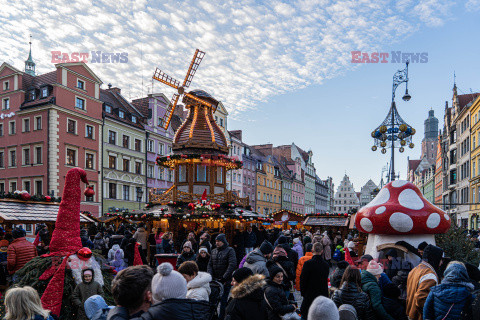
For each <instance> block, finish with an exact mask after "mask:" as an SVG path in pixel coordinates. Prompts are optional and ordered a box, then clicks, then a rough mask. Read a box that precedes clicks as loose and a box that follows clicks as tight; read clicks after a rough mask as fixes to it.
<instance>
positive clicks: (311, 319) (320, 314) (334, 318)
mask: <svg viewBox="0 0 480 320" xmlns="http://www.w3.org/2000/svg"><path fill="white" fill-rule="evenodd" d="M302 314H303V313H302ZM307 319H308V320H320V319H321V320H339V319H340V316H339V314H338V309H337V306H336V305H335V303H334V302H333V301H332V300H330V299H328V298H326V297H322V296H320V297H317V298H315V300H313V302H312V304H311V306H310V308H309V310H308V318H307Z"/></svg>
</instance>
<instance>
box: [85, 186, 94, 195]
mask: <svg viewBox="0 0 480 320" xmlns="http://www.w3.org/2000/svg"><path fill="white" fill-rule="evenodd" d="M83 193H84V194H85V196H86V197H93V196H94V195H95V191H94V190H93V187H92V186H88V187H87V188H86V189H85V191H84V192H83Z"/></svg>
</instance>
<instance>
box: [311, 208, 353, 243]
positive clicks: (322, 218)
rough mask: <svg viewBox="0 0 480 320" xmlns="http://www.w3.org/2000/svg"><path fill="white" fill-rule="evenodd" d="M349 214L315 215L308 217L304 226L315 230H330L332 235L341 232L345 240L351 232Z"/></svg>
mask: <svg viewBox="0 0 480 320" xmlns="http://www.w3.org/2000/svg"><path fill="white" fill-rule="evenodd" d="M350 219H351V215H350V214H349V213H338V214H334V213H328V212H327V213H315V214H311V215H308V216H307V218H306V219H305V221H304V222H303V225H304V226H305V227H307V228H310V229H313V230H317V229H318V230H329V231H331V232H332V233H337V232H338V231H340V234H341V235H342V239H344V238H345V237H346V236H347V234H348V233H349V231H350Z"/></svg>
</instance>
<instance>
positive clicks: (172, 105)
mask: <svg viewBox="0 0 480 320" xmlns="http://www.w3.org/2000/svg"><path fill="white" fill-rule="evenodd" d="M178 98H180V95H179V94H177V93H174V94H173V97H172V101H171V103H170V104H169V105H168V107H167V110H166V111H165V115H164V116H163V118H162V119H161V120H160V123H159V126H160V127H162V128H163V129H165V130H167V129H168V126H169V125H170V121H172V116H173V113H174V112H175V108H176V107H177V102H178Z"/></svg>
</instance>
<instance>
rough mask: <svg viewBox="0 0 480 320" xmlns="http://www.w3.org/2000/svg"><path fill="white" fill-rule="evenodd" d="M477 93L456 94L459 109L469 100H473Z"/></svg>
mask: <svg viewBox="0 0 480 320" xmlns="http://www.w3.org/2000/svg"><path fill="white" fill-rule="evenodd" d="M479 95H480V93H478V92H475V93H467V94H460V95H457V98H458V109H459V111H461V110H462V109H463V108H464V107H465V106H466V105H467V104H469V103H470V102H473V101H474V100H475V99H476V98H477V97H478V96H479Z"/></svg>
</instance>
